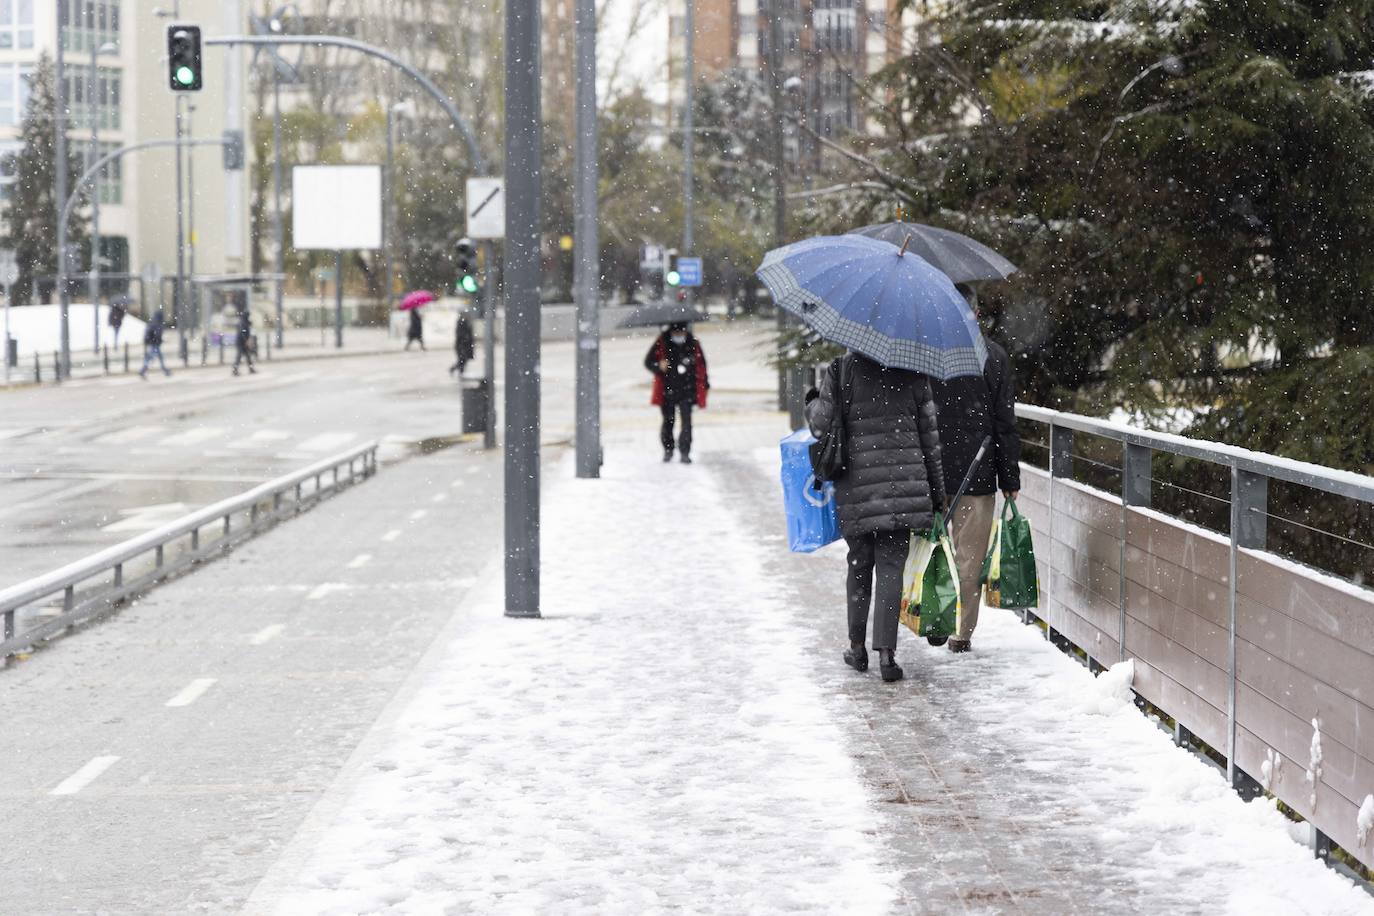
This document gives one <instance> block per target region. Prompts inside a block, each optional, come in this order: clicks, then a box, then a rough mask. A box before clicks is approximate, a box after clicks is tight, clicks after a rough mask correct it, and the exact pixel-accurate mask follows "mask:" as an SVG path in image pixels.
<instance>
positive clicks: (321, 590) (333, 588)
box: [305, 582, 348, 601]
mask: <svg viewBox="0 0 1374 916" xmlns="http://www.w3.org/2000/svg"><path fill="white" fill-rule="evenodd" d="M347 588H348V586H347V585H344V584H343V583H342V582H321V583H320V584H319V585H317V586H315V587H314V588H312V589H311V590H310V594H308V595H306V596H305V600H307V601H318V600H320V599H321V598H323V597H324V596H325V595H328V594H329V593H330V592H341V591H345V590H346V589H347Z"/></svg>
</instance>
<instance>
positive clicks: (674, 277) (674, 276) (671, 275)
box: [663, 270, 682, 286]
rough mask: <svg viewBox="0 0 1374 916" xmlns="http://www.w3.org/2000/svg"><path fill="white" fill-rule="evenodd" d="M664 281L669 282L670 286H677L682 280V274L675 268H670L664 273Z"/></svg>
mask: <svg viewBox="0 0 1374 916" xmlns="http://www.w3.org/2000/svg"><path fill="white" fill-rule="evenodd" d="M663 282H664V283H667V284H668V285H669V286H677V285H678V284H679V283H681V282H682V274H680V273H678V272H677V271H675V270H670V271H668V272H667V273H666V274H664V275H663Z"/></svg>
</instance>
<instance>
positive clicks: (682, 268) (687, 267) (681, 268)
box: [677, 255, 701, 286]
mask: <svg viewBox="0 0 1374 916" xmlns="http://www.w3.org/2000/svg"><path fill="white" fill-rule="evenodd" d="M677 273H678V277H679V283H680V285H682V286H700V285H701V258H684V257H682V256H681V255H679V256H678V259H677Z"/></svg>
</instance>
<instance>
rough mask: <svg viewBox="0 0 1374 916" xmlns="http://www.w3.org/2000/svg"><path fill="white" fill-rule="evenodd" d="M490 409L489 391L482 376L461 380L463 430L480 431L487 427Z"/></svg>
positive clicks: (467, 431)
mask: <svg viewBox="0 0 1374 916" xmlns="http://www.w3.org/2000/svg"><path fill="white" fill-rule="evenodd" d="M489 410H491V391H490V390H489V389H488V387H487V380H486V379H484V378H478V379H464V380H463V432H465V433H481V432H486V429H487V411H489Z"/></svg>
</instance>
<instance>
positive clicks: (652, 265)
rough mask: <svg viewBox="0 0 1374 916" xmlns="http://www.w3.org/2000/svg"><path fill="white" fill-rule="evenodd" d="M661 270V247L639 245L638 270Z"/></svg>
mask: <svg viewBox="0 0 1374 916" xmlns="http://www.w3.org/2000/svg"><path fill="white" fill-rule="evenodd" d="M662 268H663V246H662V245H641V246H639V269H640V270H661V269H662Z"/></svg>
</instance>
